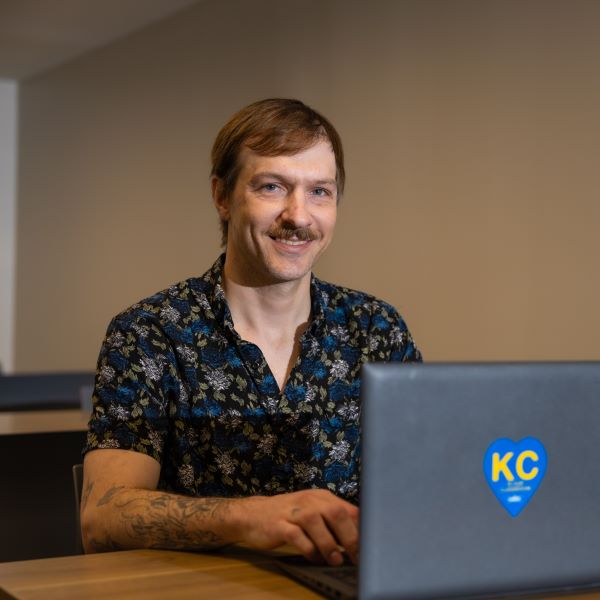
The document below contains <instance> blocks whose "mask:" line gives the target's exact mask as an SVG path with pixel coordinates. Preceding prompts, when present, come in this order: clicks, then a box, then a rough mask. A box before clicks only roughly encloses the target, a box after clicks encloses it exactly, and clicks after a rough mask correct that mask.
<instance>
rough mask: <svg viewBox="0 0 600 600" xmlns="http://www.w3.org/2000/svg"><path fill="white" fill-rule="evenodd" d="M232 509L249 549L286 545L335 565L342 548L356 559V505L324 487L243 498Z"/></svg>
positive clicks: (339, 560)
mask: <svg viewBox="0 0 600 600" xmlns="http://www.w3.org/2000/svg"><path fill="white" fill-rule="evenodd" d="M232 512H233V513H237V514H238V516H239V518H240V524H239V532H240V534H241V535H242V538H241V540H240V541H242V542H243V543H245V544H247V545H248V546H251V547H253V548H258V549H262V550H270V549H273V548H277V547H278V546H281V545H284V544H288V545H290V546H293V547H294V548H296V549H297V550H298V551H299V552H301V553H302V554H303V555H304V556H305V557H306V558H307V559H309V560H311V561H313V562H323V561H325V562H327V563H328V564H330V565H336V566H337V565H341V564H342V562H343V556H342V554H341V548H343V549H344V550H345V551H346V552H347V553H348V555H349V556H350V558H351V560H352V561H353V562H354V563H356V562H357V560H358V508H357V507H356V506H354V505H352V504H350V503H349V502H346V501H345V500H342V499H340V498H338V497H337V496H335V495H334V494H332V493H331V492H329V491H327V490H316V489H311V490H303V491H299V492H292V493H289V494H281V495H278V496H269V497H265V496H253V497H249V498H243V499H241V500H240V501H239V504H238V505H237V506H236V507H235V508H234V507H233V506H232ZM340 547H341V548H340Z"/></svg>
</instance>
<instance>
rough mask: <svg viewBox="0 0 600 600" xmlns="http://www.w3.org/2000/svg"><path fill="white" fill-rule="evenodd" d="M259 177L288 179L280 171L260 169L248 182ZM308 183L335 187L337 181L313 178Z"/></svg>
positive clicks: (254, 180) (259, 178)
mask: <svg viewBox="0 0 600 600" xmlns="http://www.w3.org/2000/svg"><path fill="white" fill-rule="evenodd" d="M261 179H276V180H277V181H283V182H287V181H288V179H287V178H286V177H284V176H283V175H281V174H280V173H274V172H272V171H261V172H259V173H255V174H254V176H253V177H252V178H251V179H250V184H256V183H258V181H260V180H261ZM310 183H311V184H312V185H332V186H334V187H335V188H336V189H337V181H336V180H335V179H315V180H311V181H310Z"/></svg>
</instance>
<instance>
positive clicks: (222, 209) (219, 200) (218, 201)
mask: <svg viewBox="0 0 600 600" xmlns="http://www.w3.org/2000/svg"><path fill="white" fill-rule="evenodd" d="M210 187H211V191H212V199H213V203H214V205H215V208H216V209H217V212H218V213H219V217H220V218H221V220H222V221H229V201H228V198H227V197H226V196H225V191H224V190H225V184H224V183H223V180H222V179H220V178H219V177H217V176H216V175H213V176H212V177H211V178H210Z"/></svg>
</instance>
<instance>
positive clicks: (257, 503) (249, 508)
mask: <svg viewBox="0 0 600 600" xmlns="http://www.w3.org/2000/svg"><path fill="white" fill-rule="evenodd" d="M159 474H160V465H159V463H158V462H157V461H156V460H154V459H153V458H151V457H149V456H147V455H145V454H142V453H139V452H133V451H129V450H110V449H102V450H94V451H91V452H89V453H88V454H87V455H86V457H85V462H84V482H83V494H82V500H81V525H82V536H83V544H84V548H85V550H86V552H102V551H106V550H119V549H130V548H165V549H179V550H183V549H187V550H209V549H213V548H219V547H222V546H226V545H228V544H234V543H243V544H246V545H248V546H250V547H252V548H257V549H262V550H270V549H273V548H277V547H278V546H282V545H284V544H288V545H290V546H293V547H294V548H296V549H297V550H298V551H299V552H300V553H302V554H303V555H304V556H306V557H307V558H308V559H309V560H313V561H319V560H325V561H326V562H328V563H329V564H333V565H336V564H341V562H342V556H341V554H340V551H339V546H343V547H344V548H345V550H346V551H347V552H348V554H349V555H350V556H351V558H352V559H353V560H356V557H357V552H358V509H357V508H356V507H355V506H353V505H352V504H350V503H348V502H345V501H344V500H341V499H340V498H337V497H336V496H334V495H333V494H331V493H330V492H328V491H326V490H303V491H299V492H293V493H289V494H281V495H278V496H269V497H267V496H250V497H247V498H194V497H189V496H180V495H177V494H172V493H168V492H162V491H159V490H157V489H156V486H157V484H158V479H159Z"/></svg>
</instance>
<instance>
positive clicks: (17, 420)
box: [0, 409, 90, 435]
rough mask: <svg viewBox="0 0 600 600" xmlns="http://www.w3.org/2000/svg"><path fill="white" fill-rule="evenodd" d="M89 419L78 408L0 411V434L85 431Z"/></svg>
mask: <svg viewBox="0 0 600 600" xmlns="http://www.w3.org/2000/svg"><path fill="white" fill-rule="evenodd" d="M89 419H90V414H89V413H88V412H85V411H82V410H79V409H66V410H31V411H22V412H0V435H13V434H23V433H52V432H59V431H85V430H86V429H87V424H88V421H89Z"/></svg>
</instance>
